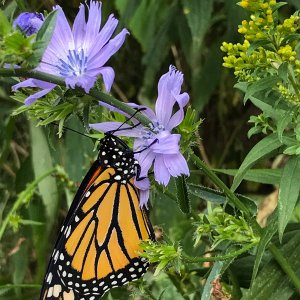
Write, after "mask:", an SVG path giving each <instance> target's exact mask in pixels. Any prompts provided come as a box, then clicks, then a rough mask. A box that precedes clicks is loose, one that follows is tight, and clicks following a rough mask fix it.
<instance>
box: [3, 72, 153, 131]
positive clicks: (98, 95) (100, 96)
mask: <svg viewBox="0 0 300 300" xmlns="http://www.w3.org/2000/svg"><path fill="white" fill-rule="evenodd" d="M0 76H2V77H27V78H34V79H39V80H43V81H47V82H50V83H53V84H57V85H60V86H66V83H65V81H64V79H63V78H62V77H59V76H55V75H52V74H48V73H44V72H40V71H36V70H30V69H24V68H20V69H5V68H2V69H1V68H0ZM74 90H77V91H81V92H83V89H82V88H80V87H76V88H75V89H74ZM89 95H90V96H92V97H94V98H95V100H97V101H103V102H105V103H107V104H110V105H112V106H114V107H116V108H118V109H120V110H122V111H123V112H125V113H127V114H129V115H133V114H135V116H134V118H135V119H137V120H138V121H140V122H141V123H142V124H143V125H144V126H146V127H149V124H151V123H152V121H151V120H150V119H148V118H147V117H146V116H144V115H143V114H141V113H139V112H136V110H135V109H134V108H132V107H130V106H129V105H127V104H125V103H124V102H122V101H120V100H118V99H116V98H114V97H113V96H111V95H109V94H106V93H103V92H101V91H99V90H97V89H96V88H93V89H91V91H90V92H89Z"/></svg>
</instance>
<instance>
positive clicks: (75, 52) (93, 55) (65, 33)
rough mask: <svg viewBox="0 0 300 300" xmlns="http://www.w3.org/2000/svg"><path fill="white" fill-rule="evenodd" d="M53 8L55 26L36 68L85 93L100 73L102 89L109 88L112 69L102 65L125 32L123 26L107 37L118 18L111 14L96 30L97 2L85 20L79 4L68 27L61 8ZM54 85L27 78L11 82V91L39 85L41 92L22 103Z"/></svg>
mask: <svg viewBox="0 0 300 300" xmlns="http://www.w3.org/2000/svg"><path fill="white" fill-rule="evenodd" d="M54 9H55V10H57V11H58V14H57V19H56V26H55V29H54V32H53V35H52V38H51V40H50V42H49V45H48V47H47V49H46V50H45V52H44V54H43V57H42V62H41V63H40V64H39V66H38V67H37V68H36V70H38V71H42V72H45V73H49V74H53V75H56V76H60V77H64V79H65V82H66V85H67V87H70V88H75V86H79V87H82V88H83V89H84V90H85V92H86V93H89V91H90V89H91V88H92V87H93V86H94V84H95V82H96V80H97V77H98V76H99V75H101V76H102V78H103V82H104V86H105V89H106V91H110V89H111V86H112V84H113V81H114V78H115V73H114V70H113V68H111V67H105V66H104V65H105V64H106V62H107V61H108V60H109V59H110V57H111V56H112V55H113V54H115V53H116V52H117V51H118V50H119V49H120V47H121V46H122V45H123V43H124V41H125V37H126V35H127V34H128V31H127V30H126V29H123V30H122V31H121V32H120V33H119V34H117V35H116V36H115V37H114V38H111V37H112V35H113V33H114V31H115V29H116V27H117V25H118V20H117V19H115V18H114V16H113V15H110V16H109V18H108V20H107V22H106V23H105V24H104V26H103V27H102V28H101V30H100V24H101V3H100V2H96V1H91V2H90V6H89V9H88V20H87V21H86V19H85V6H84V5H83V4H80V7H79V12H78V14H77V16H76V18H75V21H74V24H73V28H72V29H71V28H70V26H69V24H68V21H67V19H66V16H65V14H64V12H63V10H62V8H61V7H60V6H56V7H55V8H54ZM55 86H56V85H54V84H51V83H47V82H42V81H40V80H35V79H28V80H25V81H24V82H21V83H18V84H16V85H14V86H13V90H14V91H16V90H17V89H19V88H21V87H38V88H41V89H42V91H40V92H38V93H36V94H35V95H32V96H30V97H29V98H27V99H26V100H25V104H26V105H30V104H32V103H33V102H34V101H36V100H37V99H38V98H40V97H41V96H43V95H45V94H46V93H48V92H49V91H51V90H52V89H53V88H54V87H55Z"/></svg>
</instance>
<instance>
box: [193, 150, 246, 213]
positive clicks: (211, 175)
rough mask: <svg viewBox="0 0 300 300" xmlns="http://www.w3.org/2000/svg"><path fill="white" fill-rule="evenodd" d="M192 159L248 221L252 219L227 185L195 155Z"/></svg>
mask: <svg viewBox="0 0 300 300" xmlns="http://www.w3.org/2000/svg"><path fill="white" fill-rule="evenodd" d="M191 158H192V160H193V162H194V164H195V165H196V166H197V167H198V168H199V169H201V170H202V172H203V173H204V174H205V175H206V176H208V178H209V179H210V180H211V181H212V182H213V183H214V184H215V185H216V186H217V187H219V188H220V189H221V190H222V191H223V192H224V194H225V195H226V196H227V198H228V199H229V201H230V202H232V203H233V204H234V206H235V207H236V208H238V209H239V210H240V211H242V212H243V213H244V214H245V217H246V218H247V219H252V217H251V213H250V211H249V209H248V208H247V207H246V206H245V205H244V203H243V202H241V201H240V199H239V198H238V197H237V196H236V195H235V194H234V193H233V192H232V191H231V190H230V189H229V188H228V187H227V186H226V184H225V183H224V182H223V181H222V180H221V179H220V178H219V177H218V176H217V175H216V174H215V173H214V172H213V171H212V170H211V169H210V168H209V167H208V166H207V165H206V164H205V163H204V162H203V161H202V160H201V159H199V157H197V156H196V155H195V154H192V155H191Z"/></svg>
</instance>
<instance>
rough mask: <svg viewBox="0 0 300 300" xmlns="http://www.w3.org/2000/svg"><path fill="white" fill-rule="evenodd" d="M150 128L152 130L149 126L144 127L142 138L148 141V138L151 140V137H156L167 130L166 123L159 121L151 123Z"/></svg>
mask: <svg viewBox="0 0 300 300" xmlns="http://www.w3.org/2000/svg"><path fill="white" fill-rule="evenodd" d="M150 129H151V130H149V129H148V128H144V129H143V136H142V138H143V140H144V141H145V142H147V140H149V139H154V138H155V137H156V135H158V134H159V133H161V132H163V131H165V127H164V125H162V124H160V123H158V122H157V121H155V122H153V123H151V125H150Z"/></svg>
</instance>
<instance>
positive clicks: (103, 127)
mask: <svg viewBox="0 0 300 300" xmlns="http://www.w3.org/2000/svg"><path fill="white" fill-rule="evenodd" d="M89 126H90V128H92V129H95V130H98V131H101V132H108V131H113V130H117V131H116V132H114V135H117V136H129V137H139V136H140V129H138V128H132V126H130V125H127V124H124V123H122V122H102V123H95V124H89ZM120 126H121V129H119V128H120ZM122 128H123V129H124V128H128V129H125V130H122Z"/></svg>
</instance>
